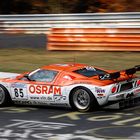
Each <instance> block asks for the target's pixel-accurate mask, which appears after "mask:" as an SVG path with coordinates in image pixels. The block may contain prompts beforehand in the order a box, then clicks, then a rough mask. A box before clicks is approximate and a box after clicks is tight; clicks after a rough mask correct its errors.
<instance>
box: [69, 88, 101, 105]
mask: <svg viewBox="0 0 140 140" xmlns="http://www.w3.org/2000/svg"><path fill="white" fill-rule="evenodd" d="M78 88H83V89H85V90H87V91H88V92H90V93H92V95H93V97H94V99H95V101H96V104H97V106H99V103H98V100H97V98H96V97H95V95H94V93H93V92H92V91H91V90H90V89H89V88H87V87H85V86H76V87H74V88H73V89H72V90H71V91H70V94H69V103H70V106H72V103H71V98H72V94H73V92H74V90H76V89H78Z"/></svg>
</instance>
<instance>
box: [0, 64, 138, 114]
mask: <svg viewBox="0 0 140 140" xmlns="http://www.w3.org/2000/svg"><path fill="white" fill-rule="evenodd" d="M137 71H140V66H135V67H133V68H130V69H126V70H122V71H110V70H103V69H101V68H97V67H94V66H88V65H85V64H52V65H48V66H44V67H41V68H39V69H37V70H34V71H32V72H28V73H24V74H19V75H16V76H12V77H9V78H1V79H0V106H7V105H8V106H9V105H11V104H12V103H14V104H24V105H49V106H63V107H72V108H73V109H76V110H79V111H82V112H86V111H90V110H94V109H96V108H97V107H99V106H107V105H113V104H116V103H119V105H120V106H121V105H122V106H125V105H128V104H130V105H131V104H135V103H137V102H139V101H140V77H137V76H136V75H134V74H135V73H136V72H137Z"/></svg>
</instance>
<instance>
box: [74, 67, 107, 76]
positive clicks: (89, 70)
mask: <svg viewBox="0 0 140 140" xmlns="http://www.w3.org/2000/svg"><path fill="white" fill-rule="evenodd" d="M73 72H75V73H78V74H80V75H83V76H86V77H92V76H96V75H102V74H106V73H107V72H105V71H103V70H100V69H97V68H93V67H86V68H82V69H78V70H75V71H73Z"/></svg>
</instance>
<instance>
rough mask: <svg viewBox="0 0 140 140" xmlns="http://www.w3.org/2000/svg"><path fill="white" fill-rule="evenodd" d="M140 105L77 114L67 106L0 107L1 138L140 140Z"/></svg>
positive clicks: (17, 139) (24, 139)
mask: <svg viewBox="0 0 140 140" xmlns="http://www.w3.org/2000/svg"><path fill="white" fill-rule="evenodd" d="M139 138H140V106H139V105H137V106H135V107H131V108H127V109H124V110H110V109H100V110H97V111H95V112H89V113H80V112H75V111H73V110H71V109H66V108H50V107H32V106H12V107H4V108H0V140H45V139H47V140H96V139H97V140H98V139H99V140H102V139H121V140H123V139H124V140H125V139H127V140H128V139H139Z"/></svg>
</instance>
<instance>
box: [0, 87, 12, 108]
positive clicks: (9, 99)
mask: <svg viewBox="0 0 140 140" xmlns="http://www.w3.org/2000/svg"><path fill="white" fill-rule="evenodd" d="M0 87H1V88H3V90H4V91H5V94H6V96H7V99H6V100H7V102H8V104H9V105H11V104H13V101H12V98H11V95H10V93H9V91H8V89H7V88H6V87H5V86H4V85H3V84H0Z"/></svg>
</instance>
